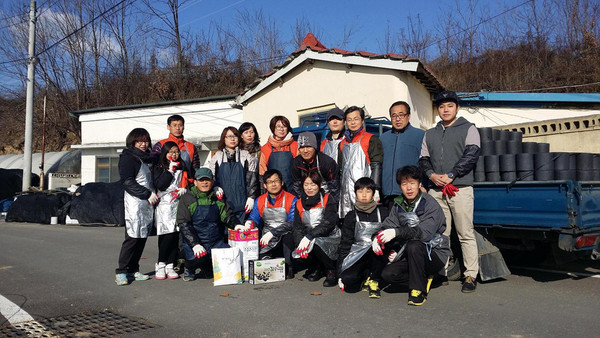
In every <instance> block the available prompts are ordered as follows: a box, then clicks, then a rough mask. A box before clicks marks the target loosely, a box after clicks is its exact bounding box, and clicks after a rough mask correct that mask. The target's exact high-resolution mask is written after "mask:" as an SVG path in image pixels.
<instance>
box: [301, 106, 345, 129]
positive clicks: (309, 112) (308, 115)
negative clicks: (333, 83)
mask: <svg viewBox="0 0 600 338" xmlns="http://www.w3.org/2000/svg"><path fill="white" fill-rule="evenodd" d="M335 107H336V105H335V103H330V104H326V105H322V106H317V107H310V108H305V109H300V110H298V126H304V127H309V126H315V127H323V128H324V127H326V125H325V126H320V125H319V122H320V121H322V119H323V117H325V116H326V114H327V112H328V111H330V110H331V109H333V108H335Z"/></svg>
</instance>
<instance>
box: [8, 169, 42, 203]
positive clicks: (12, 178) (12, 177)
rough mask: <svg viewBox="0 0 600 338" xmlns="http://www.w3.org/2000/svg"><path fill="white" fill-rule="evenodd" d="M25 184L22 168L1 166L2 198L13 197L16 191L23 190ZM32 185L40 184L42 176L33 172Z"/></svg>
mask: <svg viewBox="0 0 600 338" xmlns="http://www.w3.org/2000/svg"><path fill="white" fill-rule="evenodd" d="M22 185H23V170H22V169H2V168H0V200H3V199H7V198H13V197H14V196H15V194H16V193H18V192H21V190H22V189H21V187H22ZM31 185H32V186H35V187H37V186H39V185H40V176H38V175H36V174H34V173H31Z"/></svg>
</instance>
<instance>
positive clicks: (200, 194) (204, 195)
mask: <svg viewBox="0 0 600 338" xmlns="http://www.w3.org/2000/svg"><path fill="white" fill-rule="evenodd" d="M190 191H191V192H192V195H194V197H196V198H212V197H213V195H214V194H215V193H214V192H213V191H212V189H211V190H210V191H209V192H208V193H205V192H202V191H200V190H198V188H197V187H196V186H193V187H192V188H191V189H190Z"/></svg>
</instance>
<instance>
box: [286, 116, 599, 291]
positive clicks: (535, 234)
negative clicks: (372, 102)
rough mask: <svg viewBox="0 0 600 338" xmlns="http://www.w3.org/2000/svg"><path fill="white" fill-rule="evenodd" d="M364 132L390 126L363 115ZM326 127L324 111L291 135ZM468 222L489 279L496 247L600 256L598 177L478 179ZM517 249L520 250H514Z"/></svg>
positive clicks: (456, 247)
mask: <svg viewBox="0 0 600 338" xmlns="http://www.w3.org/2000/svg"><path fill="white" fill-rule="evenodd" d="M365 125H366V128H367V130H368V131H369V132H371V133H373V134H375V135H380V134H381V133H383V132H384V131H385V130H388V129H389V128H390V127H391V123H390V121H389V120H388V119H387V118H377V119H369V118H367V119H365ZM302 131H312V132H314V133H315V134H316V135H317V138H318V139H322V137H324V136H325V134H326V133H327V124H326V121H325V116H324V115H322V114H320V115H315V116H314V117H313V118H312V119H309V120H307V121H305V123H303V125H301V126H300V127H297V128H294V130H293V133H294V135H296V136H297V135H298V134H299V133H300V132H302ZM473 190H474V195H475V206H474V216H473V217H474V218H473V221H474V224H475V229H476V237H477V243H478V247H479V254H480V266H481V267H480V276H481V278H482V280H490V279H494V278H499V277H503V276H506V275H507V274H510V272H509V271H508V268H507V266H506V264H505V263H504V259H503V256H502V253H507V254H509V255H511V256H513V257H514V256H517V257H520V258H521V259H532V258H534V257H541V256H542V255H545V254H548V253H552V254H553V257H554V258H555V260H556V261H557V262H559V263H560V262H566V261H568V260H573V259H578V258H584V259H594V260H597V259H600V250H599V244H600V182H582V181H572V180H563V181H541V182H536V181H528V182H516V183H511V182H481V183H475V184H474V186H473ZM452 251H453V258H451V260H450V264H449V266H448V278H449V279H451V280H455V279H458V278H460V275H461V266H460V263H459V262H460V261H461V260H460V259H456V258H459V257H460V255H461V253H460V244H459V243H458V240H457V239H456V236H455V235H454V236H453V239H452ZM519 255H520V256H519Z"/></svg>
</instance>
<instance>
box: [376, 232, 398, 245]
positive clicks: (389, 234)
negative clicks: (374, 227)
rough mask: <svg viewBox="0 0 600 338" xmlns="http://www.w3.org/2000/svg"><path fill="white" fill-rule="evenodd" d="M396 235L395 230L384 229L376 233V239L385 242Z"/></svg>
mask: <svg viewBox="0 0 600 338" xmlns="http://www.w3.org/2000/svg"><path fill="white" fill-rule="evenodd" d="M394 237H396V230H394V229H385V230H383V231H382V232H380V233H379V235H377V240H378V241H379V242H381V243H387V242H389V241H391V240H392V239H394Z"/></svg>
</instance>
